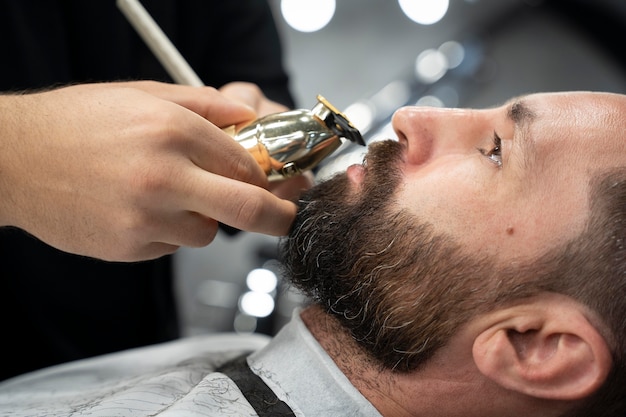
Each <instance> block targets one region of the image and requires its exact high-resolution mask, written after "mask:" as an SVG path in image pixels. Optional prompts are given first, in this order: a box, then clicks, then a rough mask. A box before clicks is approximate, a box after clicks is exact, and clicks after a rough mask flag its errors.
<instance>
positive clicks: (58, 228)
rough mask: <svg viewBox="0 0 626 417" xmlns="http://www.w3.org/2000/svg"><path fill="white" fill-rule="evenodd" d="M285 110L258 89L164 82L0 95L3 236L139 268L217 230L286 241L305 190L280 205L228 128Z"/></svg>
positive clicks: (286, 188)
mask: <svg viewBox="0 0 626 417" xmlns="http://www.w3.org/2000/svg"><path fill="white" fill-rule="evenodd" d="M282 110H284V107H282V106H281V105H279V104H277V103H273V102H271V101H270V100H268V99H267V98H265V97H264V96H263V94H262V93H261V92H260V90H259V89H258V88H256V86H253V85H251V84H246V83H233V84H232V85H228V86H226V87H224V89H223V91H222V92H220V91H218V90H216V89H213V88H210V87H203V88H194V87H187V86H176V85H171V84H163V83H157V82H129V83H108V84H86V85H76V86H70V87H65V88H60V89H56V90H51V91H47V92H41V93H36V94H25V95H5V96H0V149H2V152H0V173H1V175H0V195H2V199H0V226H17V227H20V228H22V229H24V230H26V231H28V232H29V233H31V234H33V235H34V236H36V237H38V238H40V239H41V240H43V241H44V242H46V243H48V244H50V245H52V246H54V247H56V248H58V249H61V250H64V251H67V252H71V253H76V254H79V255H86V256H91V257H95V258H100V259H105V260H111V261H138V260H146V259H151V258H156V257H159V256H162V255H165V254H169V253H172V252H174V251H175V250H176V249H177V248H178V247H180V246H183V245H185V246H191V247H199V246H204V245H207V244H209V243H210V242H211V241H212V240H213V238H214V237H215V235H216V233H217V230H218V221H220V222H223V223H225V224H228V225H230V226H233V227H236V228H239V229H242V230H246V231H253V232H260V233H266V234H271V235H283V234H285V233H287V231H288V229H289V226H290V224H291V222H292V221H293V218H294V216H295V211H296V209H295V205H294V204H293V203H292V202H291V201H289V200H286V199H283V198H285V197H287V198H288V197H293V196H294V195H297V191H298V190H299V189H301V188H303V187H306V186H307V185H308V184H307V183H308V182H307V181H306V180H304V181H303V180H302V179H299V180H296V181H294V182H292V183H287V184H281V186H279V187H277V188H276V190H275V194H272V192H270V191H268V188H269V184H268V182H267V179H266V177H265V175H264V174H263V172H262V171H261V169H260V168H259V167H258V165H257V164H256V162H255V161H254V159H253V158H252V157H251V156H250V155H249V154H248V152H247V151H245V150H244V149H243V148H242V147H241V146H240V145H239V144H237V143H236V142H235V141H233V140H232V138H231V137H230V136H228V135H227V134H226V133H224V132H223V131H222V130H221V128H224V127H228V126H231V125H233V124H235V125H236V124H241V123H245V122H250V121H252V120H254V119H255V118H257V117H259V116H261V115H263V114H264V113H270V112H274V111H282Z"/></svg>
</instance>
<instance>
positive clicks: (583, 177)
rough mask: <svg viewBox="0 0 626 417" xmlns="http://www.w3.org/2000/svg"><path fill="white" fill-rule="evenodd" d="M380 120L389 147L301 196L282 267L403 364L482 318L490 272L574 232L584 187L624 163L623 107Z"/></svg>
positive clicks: (427, 113)
mask: <svg viewBox="0 0 626 417" xmlns="http://www.w3.org/2000/svg"><path fill="white" fill-rule="evenodd" d="M393 125H394V128H395V130H396V132H397V134H398V137H399V141H398V142H387V143H383V144H377V145H378V146H372V147H371V150H370V153H369V155H368V157H367V158H366V163H365V164H364V165H363V166H353V167H350V168H349V169H348V170H347V172H346V173H345V175H340V176H338V177H336V178H334V179H332V180H330V181H328V182H326V183H323V184H321V185H320V186H318V187H315V188H314V189H312V190H311V191H310V192H309V193H307V194H306V195H305V196H304V197H303V199H302V203H301V209H300V211H299V215H298V218H297V220H296V223H295V225H294V228H293V231H292V233H291V235H290V238H289V239H288V240H287V241H286V245H285V260H286V262H285V264H286V266H287V268H288V269H289V270H290V272H291V278H292V280H293V282H294V283H295V284H296V286H298V287H299V288H301V289H303V290H304V291H305V292H307V293H308V294H310V295H312V296H313V297H314V298H315V299H316V301H317V302H318V303H320V304H322V305H323V306H324V307H326V308H327V309H328V310H329V311H331V312H333V313H335V315H336V316H337V317H338V318H339V320H340V321H341V322H342V323H343V324H344V325H345V326H346V327H347V328H348V329H349V330H350V331H351V332H352V335H353V336H354V337H355V339H357V340H359V341H361V342H362V344H363V346H365V347H366V349H368V350H369V351H370V353H372V355H373V356H375V357H376V358H378V359H379V360H380V361H381V362H382V363H383V364H385V365H386V366H390V367H392V366H399V367H400V368H401V369H413V368H415V367H416V366H418V365H419V364H420V363H422V362H423V361H424V360H426V359H427V358H428V357H429V356H430V355H432V353H433V352H434V351H435V350H436V349H437V348H438V347H441V346H443V345H444V344H445V343H446V341H447V340H448V339H449V337H450V336H451V335H453V334H454V332H455V331H456V330H457V329H458V328H459V326H460V325H461V324H463V323H464V322H466V321H467V320H469V319H470V318H471V317H473V315H475V314H477V312H478V311H479V310H480V309H481V308H483V309H484V304H485V300H487V299H489V297H488V294H487V293H488V292H489V291H494V289H493V287H494V285H491V283H493V282H495V281H496V277H497V278H500V277H498V271H499V269H500V268H507V267H511V266H512V265H517V264H518V263H519V264H520V265H528V264H532V263H533V260H534V259H536V258H538V257H539V256H540V255H543V254H545V253H546V252H547V251H549V250H551V249H554V248H556V247H558V246H559V244H560V243H562V242H563V240H564V239H565V240H567V239H569V238H573V237H575V236H576V235H577V234H578V233H580V231H581V230H582V227H583V225H584V223H585V221H586V219H587V215H588V211H589V204H588V190H589V186H588V181H589V179H590V178H591V177H592V176H593V175H594V174H597V173H598V172H601V171H604V170H608V169H610V168H612V167H616V166H624V165H626V142H625V141H624V133H623V132H624V131H625V128H626V98H624V97H622V96H617V95H608V94H591V93H568V94H541V95H532V96H526V97H523V98H522V99H519V100H514V101H511V102H509V103H507V104H506V105H504V106H502V107H499V108H494V109H488V110H443V109H434V108H403V109H401V110H399V111H398V112H397V113H396V114H395V116H394V119H393ZM498 290H502V289H501V288H499V289H498ZM505 291H506V289H505ZM494 298H497V296H494V297H492V299H494Z"/></svg>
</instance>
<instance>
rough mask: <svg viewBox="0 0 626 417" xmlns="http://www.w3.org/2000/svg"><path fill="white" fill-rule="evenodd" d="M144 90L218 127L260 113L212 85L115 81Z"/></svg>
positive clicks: (247, 118) (252, 117)
mask: <svg viewBox="0 0 626 417" xmlns="http://www.w3.org/2000/svg"><path fill="white" fill-rule="evenodd" d="M115 84H116V85H119V86H123V87H130V88H136V89H139V90H142V91H144V92H146V93H149V94H151V95H153V96H155V97H159V98H161V99H163V100H167V101H171V102H173V103H176V104H178V105H180V106H183V107H185V108H187V109H189V110H191V111H193V112H194V113H196V114H199V115H200V116H202V117H203V118H205V119H207V120H209V121H210V122H211V123H213V124H215V125H216V126H219V127H226V126H230V125H233V124H241V123H245V122H250V121H252V120H254V119H255V118H256V117H257V113H256V111H255V110H254V108H253V107H252V106H251V105H249V104H248V103H247V102H245V101H241V100H234V99H232V98H230V97H228V96H226V95H224V94H222V93H220V92H219V91H218V90H216V89H215V88H213V87H191V86H184V85H176V84H168V83H160V82H156V81H133V82H123V83H115Z"/></svg>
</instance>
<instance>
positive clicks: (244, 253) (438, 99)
mask: <svg viewBox="0 0 626 417" xmlns="http://www.w3.org/2000/svg"><path fill="white" fill-rule="evenodd" d="M269 2H270V4H271V6H272V8H273V11H274V14H275V18H276V21H277V24H278V26H279V31H280V34H281V36H282V40H283V47H284V51H285V65H286V67H287V69H288V70H289V72H290V76H291V88H292V92H293V94H294V97H295V99H296V102H297V106H298V107H300V108H306V109H310V108H311V107H312V106H313V105H314V104H315V103H316V98H315V97H316V95H317V94H322V95H323V96H324V97H326V98H327V99H328V100H329V101H330V102H331V103H332V104H334V105H335V107H337V108H338V109H339V110H340V111H343V112H344V113H346V115H347V116H348V118H349V119H350V120H351V121H352V122H353V123H354V124H355V125H357V127H358V128H359V129H360V130H361V132H362V133H363V135H364V137H365V139H366V142H371V141H374V140H378V139H380V138H389V137H393V130H392V129H391V128H390V126H389V119H390V116H391V114H392V113H393V111H394V110H395V109H396V108H398V107H400V106H403V105H415V104H417V105H428V106H445V107H476V108H482V107H491V106H495V105H498V104H500V103H502V102H503V101H505V100H507V99H509V98H511V97H513V96H516V95H519V94H526V93H532V92H538V91H564V90H597V91H611V92H619V93H626V52H625V51H626V49H625V48H624V46H623V42H624V41H625V40H626V1H624V0H543V1H542V0H269ZM333 157H334V158H332V160H329V161H328V163H326V164H324V165H323V166H322V167H321V168H320V170H319V171H318V172H317V178H318V179H321V178H324V177H325V176H326V175H330V174H332V173H333V172H336V171H338V170H341V169H344V168H345V167H346V166H348V165H349V164H350V163H352V162H355V161H356V162H360V158H361V157H362V149H355V147H353V146H347V147H345V148H344V147H342V148H340V149H339V150H337V152H336V153H335V155H333ZM277 245H278V239H276V238H271V237H267V236H262V235H257V234H251V233H239V234H237V235H235V236H229V235H226V234H219V235H218V237H217V239H216V240H215V242H214V243H213V244H211V245H209V246H208V247H206V248H203V249H182V250H181V251H179V253H177V254H176V257H175V267H176V274H177V277H178V281H177V296H178V298H179V301H180V303H179V305H180V308H181V311H180V317H181V320H182V321H183V323H182V324H183V331H184V333H185V335H194V334H202V333H208V332H215V331H233V330H235V331H238V332H260V333H266V334H274V333H275V332H276V331H277V330H278V329H279V328H280V327H282V325H283V324H284V323H285V322H286V321H287V320H288V319H289V317H290V316H291V313H292V311H293V309H294V308H295V307H297V306H298V305H300V304H301V303H302V302H303V301H304V300H303V299H302V297H301V296H299V295H298V294H297V293H295V292H294V291H292V290H290V289H289V288H288V287H287V286H286V285H284V283H283V282H282V281H281V278H280V264H279V262H278V260H277V257H278V254H277Z"/></svg>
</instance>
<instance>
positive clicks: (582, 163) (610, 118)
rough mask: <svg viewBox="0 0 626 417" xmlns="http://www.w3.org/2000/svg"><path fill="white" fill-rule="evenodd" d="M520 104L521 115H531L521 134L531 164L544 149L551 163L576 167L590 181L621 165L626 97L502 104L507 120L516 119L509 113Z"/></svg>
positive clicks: (625, 150)
mask: <svg viewBox="0 0 626 417" xmlns="http://www.w3.org/2000/svg"><path fill="white" fill-rule="evenodd" d="M519 103H522V107H523V109H524V110H523V112H529V113H530V114H531V116H530V117H528V118H527V119H531V121H530V122H529V123H528V124H527V126H525V128H526V132H524V133H526V134H528V135H529V136H530V137H529V139H530V140H531V141H532V143H533V146H534V148H535V149H534V151H535V152H536V153H537V155H536V158H539V159H541V156H542V153H544V152H546V150H547V149H548V148H549V149H550V153H551V154H552V156H553V157H552V158H550V160H551V161H553V162H557V161H558V159H559V157H560V158H563V161H564V163H566V164H574V163H575V164H576V165H577V166H578V167H579V168H580V169H581V170H585V171H586V172H587V174H589V175H593V173H594V172H593V171H595V169H593V168H594V167H595V168H597V169H601V168H603V167H604V168H611V167H617V166H623V165H624V164H626V96H623V95H619V94H610V93H595V92H570V93H547V94H546V93H543V94H533V95H528V96H524V97H520V98H516V99H514V100H511V102H509V103H507V105H506V106H505V108H506V112H507V113H508V114H507V117H509V118H513V119H515V115H511V113H512V110H514V109H515V108H516V107H519ZM554 147H557V148H556V149H554ZM555 153H556V155H555ZM573 158H574V159H573ZM570 168H571V166H570Z"/></svg>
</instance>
